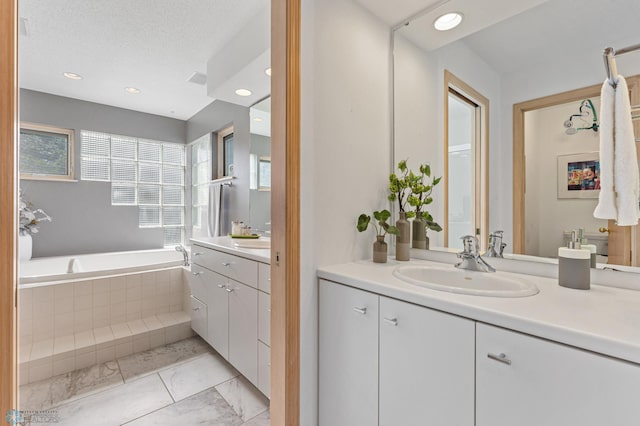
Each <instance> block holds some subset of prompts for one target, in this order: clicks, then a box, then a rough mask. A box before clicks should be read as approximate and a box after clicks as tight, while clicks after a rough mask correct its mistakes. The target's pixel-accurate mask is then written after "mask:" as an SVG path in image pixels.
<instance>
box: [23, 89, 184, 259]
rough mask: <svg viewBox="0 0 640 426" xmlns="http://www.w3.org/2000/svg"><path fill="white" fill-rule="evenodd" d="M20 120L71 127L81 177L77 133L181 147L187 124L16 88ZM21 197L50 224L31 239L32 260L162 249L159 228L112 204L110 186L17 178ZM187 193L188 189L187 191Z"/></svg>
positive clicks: (133, 209)
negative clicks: (47, 217) (144, 224)
mask: <svg viewBox="0 0 640 426" xmlns="http://www.w3.org/2000/svg"><path fill="white" fill-rule="evenodd" d="M20 120H21V121H26V122H32V123H38V124H47V125H51V126H56V127H62V128H69V129H75V131H76V134H75V141H76V143H75V153H74V163H75V177H76V179H79V178H80V130H82V129H85V130H95V131H101V132H108V133H114V134H120V135H126V136H134V137H141V138H148V139H155V140H161V141H166V142H177V143H185V140H186V139H185V135H186V130H187V123H186V122H185V121H182V120H176V119H172V118H167V117H161V116H157V115H152V114H145V113H141V112H137V111H131V110H127V109H123V108H116V107H111V106H107V105H101V104H96V103H92V102H86V101H80V100H77V99H71V98H65V97H61V96H55V95H51V94H47V93H41V92H35V91H31V90H25V89H21V90H20ZM20 186H21V188H22V189H23V192H24V194H25V197H26V198H28V199H29V200H30V201H31V202H32V203H33V204H34V206H36V207H39V208H42V209H44V210H45V211H46V212H47V213H48V214H49V215H51V217H52V218H53V222H51V223H44V224H43V225H42V226H41V227H40V232H39V233H38V234H37V235H35V236H34V238H33V257H43V256H60V255H66V254H82V253H100V252H109V251H121V250H137V249H149V248H159V247H162V246H163V233H162V229H140V228H138V208H137V207H113V206H111V184H110V183H104V182H82V181H78V182H74V183H69V182H45V181H34V180H21V181H20ZM186 192H187V193H190V191H186Z"/></svg>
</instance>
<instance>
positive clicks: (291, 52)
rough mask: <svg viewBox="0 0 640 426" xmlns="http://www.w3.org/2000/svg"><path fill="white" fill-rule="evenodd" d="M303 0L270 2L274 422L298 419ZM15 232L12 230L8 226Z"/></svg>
mask: <svg viewBox="0 0 640 426" xmlns="http://www.w3.org/2000/svg"><path fill="white" fill-rule="evenodd" d="M17 13H18V12H17V0H3V1H2V2H0V46H1V47H2V48H1V49H0V52H2V53H0V93H2V97H1V100H0V103H1V104H2V108H1V109H0V135H1V136H0V229H2V230H3V232H2V233H0V324H1V325H0V414H1V415H2V416H4V414H5V413H7V411H8V410H13V409H17V407H18V400H17V310H16V304H17V267H18V265H17V254H16V239H17V238H16V234H17V232H16V231H15V230H16V229H17V217H16V216H17V214H16V213H17V185H18V169H17V149H16V148H17V129H18V73H17V65H18V62H17V39H18V37H17V34H18V33H17V28H18V25H17V23H18V14H17ZM300 20H301V5H300V0H271V44H272V47H271V65H272V69H273V76H272V79H271V85H272V108H273V111H272V123H271V124H272V132H273V133H272V146H273V150H274V152H273V154H272V156H271V157H272V165H273V174H272V179H273V182H274V185H273V188H272V204H271V206H272V207H271V208H272V246H271V247H272V248H271V258H272V268H271V282H272V284H271V285H272V297H271V303H272V306H271V308H272V310H271V312H272V313H271V318H272V319H271V336H272V337H271V343H272V346H271V351H272V356H271V357H272V362H271V377H272V380H271V421H272V424H278V425H291V426H293V425H297V424H299V421H300V416H299V413H300V231H299V228H300V201H299V200H300V26H301V22H300ZM6 230H14V232H6Z"/></svg>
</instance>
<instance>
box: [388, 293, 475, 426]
mask: <svg viewBox="0 0 640 426" xmlns="http://www.w3.org/2000/svg"><path fill="white" fill-rule="evenodd" d="M474 375H475V323H474V322H473V321H470V320H467V319H464V318H460V317H456V316H453V315H449V314H445V313H442V312H438V311H434V310H431V309H427V308H424V307H422V306H417V305H413V304H410V303H407V302H401V301H398V300H394V299H389V298H387V297H380V425H381V426H396V425H403V426H411V425H416V426H417V425H456V426H465V425H468V426H473V424H474V381H475V379H474Z"/></svg>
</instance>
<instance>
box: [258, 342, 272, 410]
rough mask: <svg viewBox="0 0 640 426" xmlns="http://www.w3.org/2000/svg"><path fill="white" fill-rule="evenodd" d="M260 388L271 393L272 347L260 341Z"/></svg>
mask: <svg viewBox="0 0 640 426" xmlns="http://www.w3.org/2000/svg"><path fill="white" fill-rule="evenodd" d="M258 389H260V392H262V393H263V394H265V395H266V397H267V398H269V397H270V395H271V348H269V346H267V345H265V344H264V343H262V342H258Z"/></svg>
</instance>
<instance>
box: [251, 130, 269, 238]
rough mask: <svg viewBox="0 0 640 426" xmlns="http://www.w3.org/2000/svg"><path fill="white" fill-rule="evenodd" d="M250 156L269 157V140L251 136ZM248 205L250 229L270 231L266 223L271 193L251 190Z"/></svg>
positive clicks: (263, 137)
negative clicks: (249, 208) (249, 209)
mask: <svg viewBox="0 0 640 426" xmlns="http://www.w3.org/2000/svg"><path fill="white" fill-rule="evenodd" d="M251 154H255V155H257V156H258V160H259V159H260V157H270V156H271V138H270V137H268V136H262V135H256V134H253V133H252V134H251ZM249 192H250V199H249V205H250V207H251V227H252V228H256V229H259V230H262V231H267V230H271V226H268V225H267V222H271V191H258V190H257V189H251V190H250V191H249Z"/></svg>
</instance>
